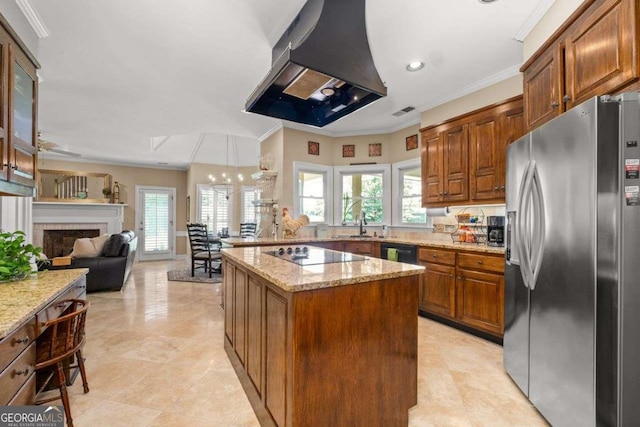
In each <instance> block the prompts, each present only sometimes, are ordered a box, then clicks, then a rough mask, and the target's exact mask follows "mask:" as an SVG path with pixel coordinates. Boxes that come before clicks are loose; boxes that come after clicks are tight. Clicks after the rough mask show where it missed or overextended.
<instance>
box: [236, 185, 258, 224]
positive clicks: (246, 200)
mask: <svg viewBox="0 0 640 427" xmlns="http://www.w3.org/2000/svg"><path fill="white" fill-rule="evenodd" d="M254 200H256V188H255V187H247V186H243V187H242V206H241V208H242V216H241V218H242V221H240V222H241V223H247V222H252V223H255V222H256V208H255V206H254V204H253V201H254Z"/></svg>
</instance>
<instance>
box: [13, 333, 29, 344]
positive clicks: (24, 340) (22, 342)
mask: <svg viewBox="0 0 640 427" xmlns="http://www.w3.org/2000/svg"><path fill="white" fill-rule="evenodd" d="M13 342H14V343H15V344H26V343H28V342H29V335H27V336H26V337H24V338H22V339H17V338H16V339H14V340H13Z"/></svg>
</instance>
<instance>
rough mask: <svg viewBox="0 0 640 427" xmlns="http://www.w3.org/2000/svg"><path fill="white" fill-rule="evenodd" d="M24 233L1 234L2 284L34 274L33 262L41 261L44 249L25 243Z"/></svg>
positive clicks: (0, 276) (0, 279)
mask: <svg viewBox="0 0 640 427" xmlns="http://www.w3.org/2000/svg"><path fill="white" fill-rule="evenodd" d="M24 238H25V234H24V232H22V231H14V232H0V282H9V281H14V280H22V279H25V278H26V277H27V276H28V275H29V274H31V272H32V268H31V262H32V260H33V258H34V257H35V258H36V260H38V262H46V261H43V260H40V255H41V254H42V248H39V247H36V246H33V245H32V244H30V243H25V241H24Z"/></svg>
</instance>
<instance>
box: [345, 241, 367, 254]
mask: <svg viewBox="0 0 640 427" xmlns="http://www.w3.org/2000/svg"><path fill="white" fill-rule="evenodd" d="M343 251H344V252H351V253H352V254H361V255H372V253H373V252H372V250H371V243H368V242H365V243H361V242H345V244H344V246H343Z"/></svg>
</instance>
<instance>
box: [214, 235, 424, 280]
mask: <svg viewBox="0 0 640 427" xmlns="http://www.w3.org/2000/svg"><path fill="white" fill-rule="evenodd" d="M287 240H290V239H287ZM304 241H305V242H308V241H309V240H308V239H305V240H304ZM276 248H278V246H272V247H268V246H267V247H265V246H253V247H243V248H226V249H222V251H221V252H222V256H223V257H228V258H230V259H231V260H232V261H234V262H235V263H237V264H239V265H240V266H243V267H245V268H247V269H248V270H250V271H252V272H254V273H255V274H257V275H258V276H260V277H262V278H264V279H266V280H267V281H268V282H270V283H273V284H274V285H276V286H278V287H280V288H281V289H283V290H285V291H287V292H299V291H308V290H312V289H322V288H329V287H334V286H343V285H353V284H356V283H364V282H370V281H372V280H383V279H393V278H399V277H407V276H413V275H417V274H421V273H422V272H423V271H424V267H421V266H417V265H411V264H404V263H401V262H392V261H387V260H383V259H379V258H372V257H369V256H364V255H363V257H364V258H365V260H364V261H352V262H338V263H331V264H317V265H306V266H302V265H298V264H295V263H292V262H289V261H286V260H283V259H280V258H276V257H274V256H271V255H266V254H264V253H263V252H264V251H269V250H274V249H276ZM327 250H328V249H327ZM334 252H335V251H334Z"/></svg>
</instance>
